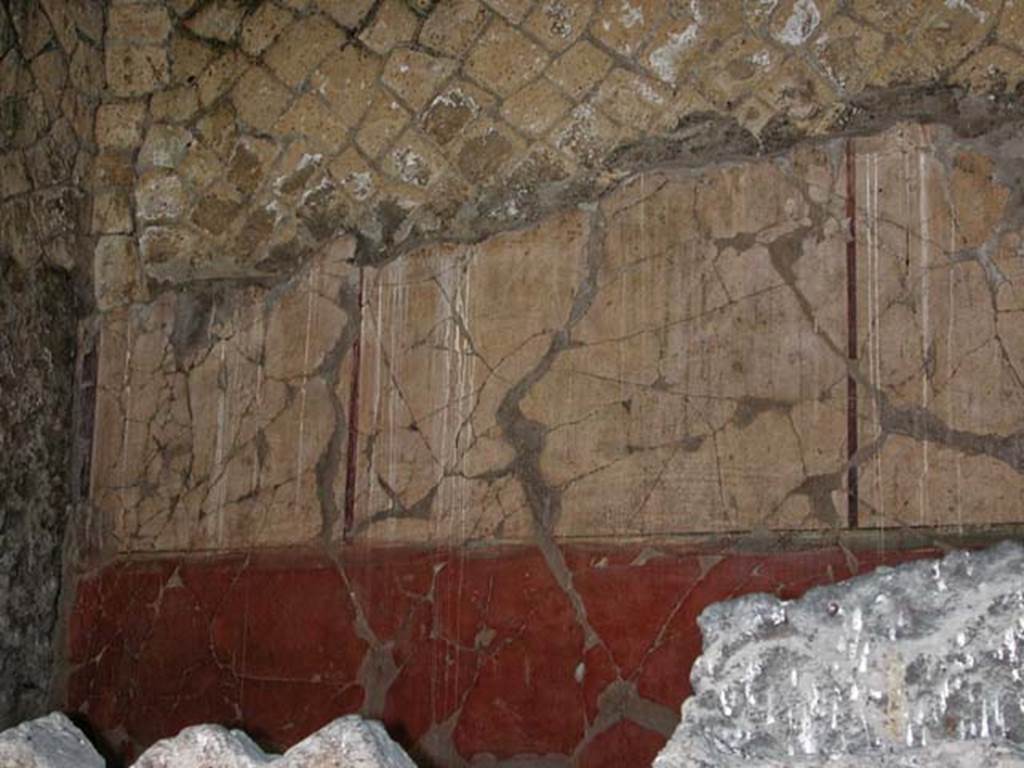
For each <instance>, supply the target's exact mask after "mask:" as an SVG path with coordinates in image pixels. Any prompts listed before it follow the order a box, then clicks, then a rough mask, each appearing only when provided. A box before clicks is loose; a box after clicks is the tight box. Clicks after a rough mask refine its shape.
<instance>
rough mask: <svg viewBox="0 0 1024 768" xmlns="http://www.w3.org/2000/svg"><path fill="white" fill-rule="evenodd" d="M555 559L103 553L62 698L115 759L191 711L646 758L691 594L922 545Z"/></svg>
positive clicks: (616, 761)
mask: <svg viewBox="0 0 1024 768" xmlns="http://www.w3.org/2000/svg"><path fill="white" fill-rule="evenodd" d="M562 554H563V556H564V558H565V561H566V564H567V566H568V570H569V573H570V574H571V577H572V586H571V588H570V589H571V590H572V591H573V592H574V593H575V595H578V597H579V600H578V601H574V600H571V599H570V597H569V594H568V593H567V592H566V591H565V590H564V589H563V588H562V587H561V586H560V585H559V582H558V580H556V578H555V577H554V576H553V572H552V570H551V568H549V566H548V564H547V562H546V561H545V558H544V556H543V555H542V553H541V552H540V551H539V550H536V549H520V550H501V551H498V552H495V551H492V550H488V551H486V552H483V553H480V554H474V553H471V552H466V551H439V550H425V551H418V552H417V551H410V550H408V549H379V550H365V549H362V550H359V549H356V550H352V551H346V552H345V553H343V554H342V555H341V556H339V558H338V559H337V560H336V561H335V560H331V559H328V558H326V557H322V556H319V555H316V554H308V555H305V556H301V555H296V554H289V555H287V556H284V555H270V554H251V555H236V556H219V557H215V558H214V557H210V558H203V557H198V556H189V557H181V558H163V559H159V560H144V561H126V562H118V563H114V564H112V565H109V566H107V567H105V568H103V569H102V570H100V571H99V572H97V573H95V574H92V575H90V576H88V577H86V578H84V579H83V580H81V582H80V583H79V585H78V591H77V597H76V601H75V604H74V609H73V612H72V616H71V622H70V632H69V645H70V647H69V660H70V674H69V677H68V685H67V696H68V702H67V703H68V707H69V708H70V709H71V710H73V711H75V712H77V713H79V714H80V715H81V719H82V720H84V721H85V722H87V723H88V724H89V725H90V726H91V728H92V730H93V732H94V733H95V734H96V735H98V736H99V737H101V738H102V739H103V740H104V741H105V744H106V746H107V747H108V748H109V749H110V751H111V752H112V753H113V754H115V755H117V756H119V757H120V758H121V759H123V760H125V761H128V760H130V759H131V758H132V757H133V756H135V755H137V754H138V753H139V752H140V751H141V750H142V749H144V748H145V747H146V746H148V745H149V744H151V743H152V742H153V741H155V740H157V739H160V738H163V737H165V736H170V735H172V734H174V733H177V732H178V731H179V730H180V729H181V728H183V727H185V726H187V725H191V724H196V723H201V722H216V723H222V724H224V725H228V726H233V727H241V728H243V729H245V730H246V731H248V732H249V733H250V734H251V735H252V736H253V737H254V738H256V739H257V741H259V742H260V743H261V744H262V745H263V746H265V747H268V748H273V749H284V748H287V747H288V746H290V745H291V744H293V743H295V742H297V741H299V740H300V739H302V738H303V737H305V736H306V735H308V734H309V733H311V732H313V731H315V730H316V729H318V728H319V727H321V726H322V725H324V724H325V723H327V722H329V721H330V720H332V719H334V718H335V717H338V716H339V715H343V714H346V713H351V712H363V713H364V714H367V715H370V716H373V717H377V718H380V719H382V720H383V721H384V722H385V724H386V725H387V727H388V729H389V731H390V732H391V734H392V735H393V736H394V737H395V738H396V739H398V741H399V742H401V743H402V744H403V746H405V747H406V748H407V749H408V750H409V751H410V753H411V754H412V755H413V756H414V757H415V758H417V759H418V760H419V761H420V762H421V763H422V764H425V765H426V764H430V765H450V764H458V763H459V762H461V761H466V762H469V761H470V760H472V759H473V758H474V757H476V756H484V755H492V756H494V757H495V758H497V759H505V758H510V757H514V756H526V755H550V756H563V758H564V759H565V760H566V762H567V763H568V764H572V765H579V766H612V765H614V766H620V767H622V768H628V767H629V766H634V765H635V766H648V765H650V762H651V760H652V759H653V758H654V756H655V754H656V753H657V752H658V750H659V749H660V748H661V746H662V745H663V744H664V742H665V740H666V739H667V737H668V734H669V732H670V730H671V728H672V727H673V725H674V723H675V721H676V719H677V718H678V712H679V707H680V705H681V704H682V701H683V699H684V698H685V697H686V696H688V695H689V693H690V684H689V674H690V667H691V665H692V663H693V661H694V659H695V658H696V657H697V656H698V655H699V653H700V648H701V638H700V631H699V629H698V627H697V623H696V619H697V616H698V615H699V614H700V612H701V611H702V610H703V609H704V608H705V607H706V606H707V605H709V604H710V603H713V602H716V601H719V600H723V599H726V598H729V597H734V596H737V595H741V594H746V593H750V592H771V593H775V594H778V595H780V596H783V597H795V596H797V595H799V594H800V593H802V592H803V591H805V590H806V589H807V588H809V587H811V586H814V585H816V584H823V583H829V582H833V581H837V580H840V579H844V578H848V577H849V576H851V575H853V574H855V573H863V572H865V571H867V570H870V569H872V568H874V567H875V566H877V565H879V564H883V563H892V562H898V561H904V560H908V559H913V558H917V557H922V556H933V555H935V554H937V553H936V552H935V551H934V550H913V551H901V552H895V551H866V552H857V553H851V552H849V551H848V550H845V549H840V548H838V547H830V548H821V549H814V550H806V551H800V552H787V553H776V554H766V555H752V554H715V553H710V552H701V553H693V552H682V551H672V550H666V549H664V548H659V549H657V550H650V549H644V548H640V547H636V548H630V547H619V548H609V549H600V548H591V547H586V548H585V547H579V548H566V549H563V551H562ZM584 614H585V615H584Z"/></svg>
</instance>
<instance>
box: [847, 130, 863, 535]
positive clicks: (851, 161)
mask: <svg viewBox="0 0 1024 768" xmlns="http://www.w3.org/2000/svg"><path fill="white" fill-rule="evenodd" d="M846 217H847V219H848V220H849V227H850V231H849V234H848V236H847V240H846V339H847V348H846V356H847V358H848V359H849V360H850V361H851V362H852V361H854V360H856V359H857V156H856V154H855V153H854V149H853V139H848V140H847V141H846ZM856 454H857V382H856V380H855V379H854V378H853V376H851V375H847V377H846V458H847V461H848V468H847V470H846V489H847V490H846V503H847V507H846V518H847V525H849V527H850V528H856V527H857V526H858V522H859V521H858V507H859V501H860V492H859V489H858V487H857V484H858V472H857V465H856V464H855V463H854V458H855V456H856Z"/></svg>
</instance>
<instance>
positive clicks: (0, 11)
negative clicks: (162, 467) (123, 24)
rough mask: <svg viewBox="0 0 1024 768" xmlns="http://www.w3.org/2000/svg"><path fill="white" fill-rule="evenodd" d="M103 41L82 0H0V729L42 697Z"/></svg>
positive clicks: (67, 490) (65, 506) (67, 461)
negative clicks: (38, 0) (80, 0)
mask: <svg viewBox="0 0 1024 768" xmlns="http://www.w3.org/2000/svg"><path fill="white" fill-rule="evenodd" d="M102 42H103V13H102V8H100V7H98V6H95V5H94V4H93V3H90V2H70V1H67V0H46V1H45V2H34V1H32V0H5V2H3V3H2V4H0V456H2V459H0V728H2V727H5V726H7V725H12V724H14V723H16V722H17V721H18V720H20V719H22V718H25V717H29V716H34V715H38V714H42V713H43V712H45V711H46V708H47V707H48V706H49V705H50V703H51V698H50V697H51V682H52V673H53V658H54V653H53V652H54V645H56V644H58V643H56V642H55V637H56V635H57V634H58V633H59V631H60V630H59V626H58V622H57V613H58V600H59V593H60V586H61V576H62V557H61V553H62V548H63V545H64V532H65V526H66V523H67V521H68V518H69V512H70V510H71V508H72V507H73V505H74V504H75V497H76V489H75V487H73V483H72V481H71V476H72V464H73V462H72V454H73V444H74V443H75V441H76V432H75V429H74V426H73V416H72V410H73V408H72V401H73V399H74V394H73V386H72V383H73V381H74V380H75V368H76V352H75V349H76V333H77V316H78V309H79V306H80V305H81V303H82V301H83V299H84V300H85V301H86V302H87V301H88V293H87V292H86V291H85V288H84V286H85V281H84V280H83V279H82V275H83V274H88V272H89V271H90V267H91V260H92V248H93V246H92V243H91V241H90V239H89V231H90V221H89V216H90V210H91V207H90V195H89V193H88V183H87V182H88V179H89V177H90V175H91V169H92V157H93V155H94V147H93V133H92V130H93V124H92V118H93V111H94V110H95V107H96V104H97V102H98V100H99V95H100V90H101V88H102V86H103V56H102V53H101V51H100V47H101V45H102ZM76 286H77V287H76Z"/></svg>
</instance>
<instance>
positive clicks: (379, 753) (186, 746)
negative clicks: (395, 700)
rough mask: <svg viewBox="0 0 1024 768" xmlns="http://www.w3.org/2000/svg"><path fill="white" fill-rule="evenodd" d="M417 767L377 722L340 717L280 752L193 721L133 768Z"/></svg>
mask: <svg viewBox="0 0 1024 768" xmlns="http://www.w3.org/2000/svg"><path fill="white" fill-rule="evenodd" d="M212 765H216V766H217V768H255V766H271V767H272V768H415V764H414V763H413V762H412V760H410V759H409V757H408V755H406V754H405V752H404V751H403V750H402V748H401V747H400V746H398V745H397V744H396V743H395V742H394V741H392V740H391V738H390V737H389V736H388V734H387V732H386V731H385V730H384V727H383V726H382V725H381V724H380V723H377V722H373V721H370V720H363V719H362V718H361V717H359V716H357V715H349V716H347V717H341V718H338V719H337V720H335V721H334V722H332V723H329V724H328V725H325V726H324V727H323V728H321V729H320V730H319V731H317V732H316V733H314V734H313V735H312V736H310V737H309V738H307V739H305V740H303V741H301V742H299V743H298V744H296V745H295V746H294V747H292V748H291V749H289V750H288V751H287V752H285V754H284V755H282V756H276V755H268V754H265V753H264V752H263V751H262V750H261V749H260V748H259V747H258V746H257V745H256V744H255V743H254V742H253V741H252V740H251V739H250V738H249V737H248V736H246V735H245V734H244V733H242V732H241V731H231V730H228V729H227V728H222V727H221V726H219V725H197V726H193V727H191V728H186V729H184V730H183V731H182V732H181V733H179V734H178V735H177V736H175V737H173V738H170V739H164V740H163V741H159V742H157V743H156V744H154V745H153V746H152V747H150V748H149V749H148V750H146V751H145V752H144V753H143V754H142V756H141V757H140V758H139V759H138V760H137V761H136V763H135V768H205V767H206V766H212Z"/></svg>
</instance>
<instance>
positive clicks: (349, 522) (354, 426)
mask: <svg viewBox="0 0 1024 768" xmlns="http://www.w3.org/2000/svg"><path fill="white" fill-rule="evenodd" d="M363 270H364V268H363V267H360V268H359V292H358V296H357V298H356V304H357V306H358V308H359V331H358V332H357V333H356V338H355V341H353V342H352V384H351V386H350V387H349V394H348V447H347V449H346V452H345V519H344V528H343V529H342V538H343V539H344V541H348V540H349V538H350V536H351V535H352V528H353V527H354V525H355V518H356V462H357V460H358V452H359V374H360V369H361V365H360V363H361V357H362V354H361V353H362V348H363V343H362V342H363V275H364V272H363Z"/></svg>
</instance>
